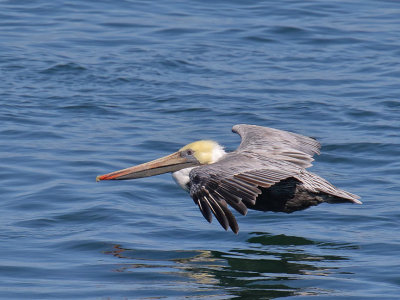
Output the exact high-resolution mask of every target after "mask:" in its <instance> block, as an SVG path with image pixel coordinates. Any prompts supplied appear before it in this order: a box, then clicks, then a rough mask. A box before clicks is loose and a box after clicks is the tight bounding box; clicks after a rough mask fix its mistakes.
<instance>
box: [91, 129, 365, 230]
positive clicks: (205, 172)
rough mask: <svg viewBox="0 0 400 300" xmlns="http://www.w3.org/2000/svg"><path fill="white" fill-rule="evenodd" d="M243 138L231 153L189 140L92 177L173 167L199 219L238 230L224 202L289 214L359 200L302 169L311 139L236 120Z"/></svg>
mask: <svg viewBox="0 0 400 300" xmlns="http://www.w3.org/2000/svg"><path fill="white" fill-rule="evenodd" d="M232 131H233V132H235V133H238V134H239V135H240V136H241V138H242V141H241V143H240V145H239V147H238V148H237V149H236V150H235V151H233V152H230V153H227V152H225V151H224V149H223V147H221V146H220V145H219V144H218V143H216V142H214V141H209V140H203V141H197V142H194V143H191V144H188V145H186V146H184V147H183V148H181V149H180V150H179V151H177V152H175V153H173V154H170V155H168V156H165V157H162V158H159V159H156V160H153V161H151V162H147V163H144V164H141V165H138V166H134V167H130V168H127V169H123V170H119V171H115V172H112V173H108V174H105V175H100V176H97V178H96V181H100V180H124V179H136V178H142V177H148V176H153V175H158V174H162V173H167V172H172V176H173V178H174V179H175V180H176V182H177V183H178V184H179V185H180V186H181V187H182V188H183V189H185V190H187V191H188V192H189V193H190V196H191V197H192V198H193V200H194V202H195V203H196V204H197V205H198V206H199V208H200V211H201V213H202V214H203V216H204V218H205V219H206V220H207V221H208V222H211V220H212V215H214V216H215V217H216V219H217V220H218V222H219V223H220V224H221V226H222V227H223V228H224V229H225V230H228V228H229V227H230V228H231V229H232V231H233V232H234V233H237V232H238V231H239V226H238V224H237V222H236V219H235V217H234V216H233V214H232V212H231V211H230V210H229V208H228V204H229V205H230V206H231V207H233V208H234V209H235V210H237V211H238V212H239V213H241V214H242V215H246V213H247V209H255V210H261V211H274V212H285V213H291V212H294V211H297V210H303V209H306V208H308V207H310V206H313V205H318V204H320V203H323V202H327V203H343V202H351V203H357V204H361V201H359V200H358V199H359V197H358V196H357V195H354V194H351V193H349V192H346V191H344V190H341V189H338V188H336V187H334V186H333V185H332V184H330V183H329V182H328V181H326V180H325V179H323V178H321V177H319V176H318V175H316V174H313V173H311V172H309V171H307V170H306V168H308V167H310V166H311V162H312V161H313V158H312V156H313V155H314V154H319V153H320V152H319V149H320V147H321V146H320V144H319V142H317V141H316V140H315V139H312V138H309V137H306V136H303V135H299V134H296V133H291V132H287V131H283V130H278V129H273V128H268V127H260V126H255V125H245V124H241V125H235V126H233V128H232Z"/></svg>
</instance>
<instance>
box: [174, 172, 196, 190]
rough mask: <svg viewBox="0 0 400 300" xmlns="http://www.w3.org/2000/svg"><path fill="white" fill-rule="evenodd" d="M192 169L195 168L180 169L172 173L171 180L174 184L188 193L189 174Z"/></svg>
mask: <svg viewBox="0 0 400 300" xmlns="http://www.w3.org/2000/svg"><path fill="white" fill-rule="evenodd" d="M193 168H195V167H192V168H186V169H182V170H179V171H176V172H173V173H172V178H174V180H175V182H176V183H177V184H178V185H179V186H180V187H181V188H183V189H184V190H185V191H187V192H189V186H190V184H189V183H190V177H189V173H190V171H192V169H193Z"/></svg>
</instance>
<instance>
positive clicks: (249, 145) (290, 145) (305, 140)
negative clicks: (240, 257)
mask: <svg viewBox="0 0 400 300" xmlns="http://www.w3.org/2000/svg"><path fill="white" fill-rule="evenodd" d="M232 131H233V132H235V133H238V134H239V135H240V137H241V138H242V142H241V143H240V146H239V147H238V148H237V150H236V151H235V152H237V153H246V152H247V153H251V154H258V155H260V156H264V157H267V158H274V159H277V160H283V161H287V162H290V163H293V164H296V165H298V166H300V167H303V168H308V167H310V166H311V162H312V161H313V160H314V159H313V158H312V157H313V155H314V154H319V153H320V152H319V149H320V148H321V145H320V143H319V142H318V141H316V140H315V139H313V138H310V137H306V136H304V135H300V134H296V133H292V132H288V131H283V130H279V129H274V128H268V127H261V126H256V125H246V124H239V125H235V126H233V128H232Z"/></svg>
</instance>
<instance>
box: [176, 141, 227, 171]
mask: <svg viewBox="0 0 400 300" xmlns="http://www.w3.org/2000/svg"><path fill="white" fill-rule="evenodd" d="M189 149H190V150H192V151H193V156H194V157H195V158H196V159H197V160H198V161H199V162H200V163H201V164H202V165H206V164H212V163H215V162H216V161H218V160H219V159H220V158H221V157H222V156H224V155H225V151H224V149H223V148H222V147H221V146H220V145H219V144H218V143H217V142H214V141H211V140H202V141H197V142H193V143H190V144H188V145H186V146H185V147H182V148H181V149H180V150H179V151H183V150H189Z"/></svg>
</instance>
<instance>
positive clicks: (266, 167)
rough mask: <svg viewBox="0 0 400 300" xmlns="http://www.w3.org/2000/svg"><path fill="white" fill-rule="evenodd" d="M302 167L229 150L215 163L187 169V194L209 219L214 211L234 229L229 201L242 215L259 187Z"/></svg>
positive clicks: (270, 183) (254, 198) (235, 226)
mask: <svg viewBox="0 0 400 300" xmlns="http://www.w3.org/2000/svg"><path fill="white" fill-rule="evenodd" d="M301 170H302V168H300V167H298V166H296V165H294V164H291V163H288V162H285V161H277V160H274V159H268V158H264V159H260V158H258V157H257V156H255V157H251V156H249V155H248V154H245V153H236V152H232V153H229V154H227V155H226V156H225V157H224V158H223V159H222V160H220V161H218V162H216V163H214V164H210V165H204V166H200V167H197V168H194V169H193V170H192V171H191V172H190V174H189V176H190V183H191V185H190V196H191V197H192V198H193V200H194V202H195V203H196V204H197V205H198V206H199V208H200V211H201V212H202V214H203V216H204V217H205V218H206V220H207V221H208V222H211V220H212V215H214V216H215V217H216V219H217V220H218V222H219V223H220V224H221V226H222V227H223V228H225V230H227V229H228V228H229V227H230V228H231V229H232V231H233V232H235V233H237V232H238V230H239V226H238V224H237V222H236V219H235V217H234V216H233V214H232V213H231V211H230V210H229V208H228V204H229V205H230V206H231V207H233V208H234V209H236V210H237V211H238V212H239V213H241V214H242V215H245V214H246V213H247V206H246V204H249V205H254V204H255V202H256V198H257V196H258V195H259V194H261V189H260V188H261V187H263V188H268V187H270V186H272V185H273V184H275V183H277V182H279V181H281V180H283V179H285V178H289V177H293V176H294V175H296V174H299V173H300V172H301Z"/></svg>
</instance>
